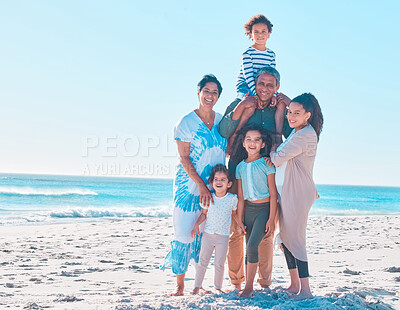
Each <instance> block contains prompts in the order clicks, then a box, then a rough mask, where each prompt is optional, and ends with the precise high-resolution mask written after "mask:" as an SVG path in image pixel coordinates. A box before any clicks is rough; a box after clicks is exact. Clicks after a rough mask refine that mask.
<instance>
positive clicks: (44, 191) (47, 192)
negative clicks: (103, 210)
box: [0, 186, 97, 196]
mask: <svg viewBox="0 0 400 310" xmlns="http://www.w3.org/2000/svg"><path fill="white" fill-rule="evenodd" d="M0 194H8V195H26V196H29V195H32V196H40V195H42V196H64V195H94V196H96V195H97V193H96V192H94V191H92V190H90V189H87V188H33V187H27V186H23V187H19V186H0Z"/></svg>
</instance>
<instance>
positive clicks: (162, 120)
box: [0, 0, 400, 186]
mask: <svg viewBox="0 0 400 310" xmlns="http://www.w3.org/2000/svg"><path fill="white" fill-rule="evenodd" d="M0 5H1V10H0V35H1V38H2V40H1V48H0V142H1V146H0V173H34V174H66V175H93V176H95V175H99V176H127V177H168V178H172V177H173V175H174V169H175V165H176V163H177V152H176V146H175V143H174V141H173V127H174V125H175V124H176V122H177V121H178V120H179V118H180V117H181V116H183V115H184V114H186V113H188V112H190V111H192V110H194V109H196V108H197V107H198V98H197V91H196V84H197V82H198V81H199V80H200V79H201V77H202V76H203V75H204V74H207V73H213V74H215V75H216V76H217V78H218V79H219V80H220V81H221V83H222V86H223V92H222V95H221V97H220V99H219V101H218V102H217V104H216V106H215V110H216V111H217V112H219V113H224V111H225V108H226V107H227V106H228V105H229V103H230V102H231V101H232V100H233V99H234V98H235V95H236V94H235V89H234V86H235V82H236V78H237V75H238V71H239V66H240V59H241V54H242V53H243V51H244V50H245V49H246V48H247V47H248V46H250V45H251V41H249V40H248V38H247V37H246V36H245V35H244V30H243V25H244V23H245V22H246V21H247V20H248V19H249V18H250V17H251V16H253V15H256V14H260V13H261V14H264V15H265V16H267V17H268V18H269V19H270V20H271V22H272V23H273V25H274V26H273V30H272V34H271V37H270V39H269V40H268V42H267V47H269V48H270V49H272V50H273V51H274V52H275V53H276V56H277V57H276V62H277V69H278V71H279V72H280V74H281V87H280V91H281V92H283V93H285V94H287V95H288V96H289V97H291V98H293V97H295V96H297V95H299V94H301V93H303V92H311V93H313V94H314V95H315V96H316V97H317V99H318V100H319V102H320V105H321V107H322V112H323V114H324V119H325V123H324V128H323V131H322V133H321V137H320V143H319V146H318V154H317V159H316V163H315V167H314V180H315V182H316V183H317V184H352V185H380V186H400V177H399V173H400V163H399V158H400V143H399V138H398V137H397V129H398V128H397V123H398V118H399V116H400V99H399V86H400V78H399V72H400V62H399V58H398V57H399V55H400V40H399V33H400V22H399V19H398V12H400V2H398V1H394V0H393V1H384V0H383V1H379V3H378V1H357V0H355V1H348V0H347V1H343V0H338V1H307V0H306V1H267V0H262V1H258V0H257V1H251V2H250V1H249V2H246V4H245V2H243V1H240V2H239V1H173V0H170V1H122V0H118V1H89V0H88V1H40V0H37V1H18V0H16V1H5V0H0Z"/></svg>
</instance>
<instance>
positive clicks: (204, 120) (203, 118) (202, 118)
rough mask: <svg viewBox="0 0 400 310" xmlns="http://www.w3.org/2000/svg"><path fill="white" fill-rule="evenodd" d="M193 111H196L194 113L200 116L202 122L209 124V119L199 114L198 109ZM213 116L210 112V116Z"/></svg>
mask: <svg viewBox="0 0 400 310" xmlns="http://www.w3.org/2000/svg"><path fill="white" fill-rule="evenodd" d="M195 112H196V114H197V115H198V117H200V119H201V120H202V122H203V123H204V124H206V125H210V124H211V120H209V121H207V120H206V119H205V117H203V116H202V115H201V114H200V111H198V110H197V111H196V110H195ZM213 116H214V113H213V114H212V116H211V117H213Z"/></svg>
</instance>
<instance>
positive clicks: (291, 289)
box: [285, 285, 300, 295]
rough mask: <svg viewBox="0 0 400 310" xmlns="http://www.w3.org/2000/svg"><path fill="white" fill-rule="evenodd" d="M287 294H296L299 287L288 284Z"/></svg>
mask: <svg viewBox="0 0 400 310" xmlns="http://www.w3.org/2000/svg"><path fill="white" fill-rule="evenodd" d="M285 291H286V292H288V293H289V294H295V295H296V294H297V293H298V292H299V291H300V287H298V286H295V285H290V286H289V287H288V288H287V289H286V290H285Z"/></svg>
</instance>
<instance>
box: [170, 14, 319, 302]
mask: <svg viewBox="0 0 400 310" xmlns="http://www.w3.org/2000/svg"><path fill="white" fill-rule="evenodd" d="M244 28H245V30H246V34H247V35H248V36H249V38H250V39H251V40H252V41H253V43H254V44H253V45H252V46H250V47H249V48H248V49H247V50H246V51H245V52H244V53H243V56H242V63H241V66H240V72H239V77H238V79H237V84H236V89H237V93H238V96H237V99H235V100H234V101H233V102H232V103H231V104H230V105H229V106H228V108H227V109H226V112H225V114H224V115H223V116H222V115H221V114H219V113H217V112H215V111H214V110H213V107H214V105H215V104H216V103H217V101H218V98H219V96H220V95H221V92H222V86H221V83H220V82H219V81H218V79H217V78H216V77H215V76H214V75H211V74H209V75H205V76H204V77H203V78H202V79H201V81H200V82H199V83H198V85H197V94H198V98H199V106H198V108H197V109H195V110H194V111H192V112H190V113H188V114H186V115H184V116H183V117H182V118H181V119H180V121H179V122H178V123H177V125H176V126H175V128H174V137H175V140H176V143H177V148H178V153H179V157H180V163H179V164H178V168H177V172H176V176H175V181H174V211H173V224H174V240H173V241H172V242H171V247H172V249H171V251H170V252H169V254H168V255H167V257H166V259H165V262H164V265H163V267H166V266H169V265H172V271H173V273H174V274H175V275H176V281H177V289H176V292H174V293H173V294H171V295H175V296H179V295H183V293H184V280H185V273H186V271H187V268H188V265H189V261H190V260H191V259H193V260H194V262H195V267H196V277H195V287H194V289H193V292H192V293H194V294H198V293H206V292H207V291H205V290H204V289H203V288H202V282H203V279H204V275H205V272H206V269H207V266H208V263H209V261H210V259H211V256H212V254H213V253H214V267H215V275H214V287H215V290H216V291H217V292H223V290H222V282H223V277H224V265H225V261H226V258H227V259H228V268H229V278H230V281H231V284H232V285H233V288H234V289H237V290H238V293H239V294H240V296H241V297H251V296H252V295H253V283H254V279H255V276H256V273H257V270H258V282H259V284H260V285H261V287H263V288H267V287H269V286H270V285H271V273H272V258H273V244H274V240H273V239H274V235H275V228H276V227H277V226H279V234H278V235H277V236H275V242H277V243H278V244H279V245H280V248H281V249H282V251H283V252H284V255H285V258H286V262H287V266H288V269H289V274H290V279H291V283H290V286H289V287H288V288H287V291H288V292H289V293H290V294H292V295H293V298H295V299H299V300H300V299H306V298H312V293H311V290H310V286H309V271H308V260H307V252H306V225H307V218H308V212H309V210H310V208H311V206H312V204H313V203H314V201H315V200H316V199H317V198H318V192H317V189H316V187H315V184H314V182H313V165H314V161H315V155H316V150H317V143H318V139H319V135H320V133H321V130H322V125H323V117H322V113H321V108H320V106H319V104H318V101H317V99H316V98H315V97H314V96H313V95H312V94H310V93H304V94H302V95H300V96H297V97H296V98H294V99H292V100H290V99H289V98H288V97H287V96H286V95H284V94H282V93H278V92H277V91H278V90H279V86H280V75H279V73H278V71H277V70H276V69H275V66H276V64H275V53H274V52H273V51H271V50H270V49H268V48H266V42H267V40H268V38H269V36H270V34H271V30H272V24H271V22H270V21H269V20H268V19H267V18H266V17H265V16H263V15H257V16H254V17H252V18H251V19H250V20H249V21H248V22H247V23H246V24H245V25H244ZM282 135H284V137H285V138H286V139H285V140H284V141H283V142H282V140H283V139H282ZM227 158H229V161H228V168H227V167H226V166H225V163H226V159H227ZM244 239H245V240H246V242H245V243H246V251H245V255H244V253H243V252H244V250H243V248H244V246H243V243H244ZM244 269H245V271H244ZM243 282H245V287H244V288H243V289H242V283H243Z"/></svg>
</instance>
